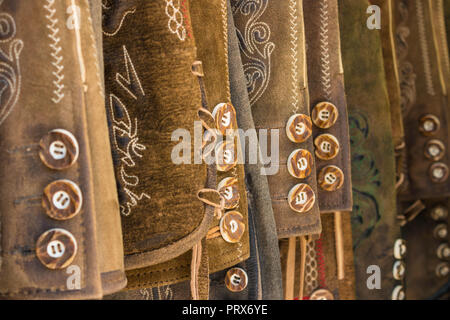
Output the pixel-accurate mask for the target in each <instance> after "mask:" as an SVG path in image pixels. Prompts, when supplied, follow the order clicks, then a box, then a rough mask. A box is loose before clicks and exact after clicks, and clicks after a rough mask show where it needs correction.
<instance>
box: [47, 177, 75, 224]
mask: <svg viewBox="0 0 450 320" xmlns="http://www.w3.org/2000/svg"><path fill="white" fill-rule="evenodd" d="M82 205H83V196H82V194H81V190H80V188H79V187H78V186H77V185H76V184H75V183H74V182H72V181H70V180H58V181H54V182H52V183H50V184H49V185H48V186H47V187H45V189H44V195H43V197H42V206H43V207H44V209H45V213H47V215H48V216H49V217H50V218H53V219H56V220H67V219H70V218H73V217H74V216H76V215H77V214H78V213H79V212H80V210H81V206H82Z"/></svg>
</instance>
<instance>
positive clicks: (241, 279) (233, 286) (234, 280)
mask: <svg viewBox="0 0 450 320" xmlns="http://www.w3.org/2000/svg"><path fill="white" fill-rule="evenodd" d="M247 284H248V276H247V272H245V270H243V269H241V268H231V269H230V270H228V271H227V274H226V276H225V285H226V287H227V289H228V290H230V291H231V292H241V291H243V290H244V289H245V288H247Z"/></svg>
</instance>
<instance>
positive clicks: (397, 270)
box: [392, 260, 406, 280]
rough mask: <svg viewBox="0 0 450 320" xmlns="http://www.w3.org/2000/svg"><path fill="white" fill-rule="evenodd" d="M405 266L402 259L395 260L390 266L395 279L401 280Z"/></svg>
mask: <svg viewBox="0 0 450 320" xmlns="http://www.w3.org/2000/svg"><path fill="white" fill-rule="evenodd" d="M405 271H406V266H405V263H404V262H403V261H399V260H398V261H395V263H394V267H393V268H392V275H393V276H394V279H395V280H402V279H403V278H404V277H405Z"/></svg>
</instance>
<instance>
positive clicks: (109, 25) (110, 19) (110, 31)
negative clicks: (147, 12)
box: [102, 1, 136, 37]
mask: <svg viewBox="0 0 450 320" xmlns="http://www.w3.org/2000/svg"><path fill="white" fill-rule="evenodd" d="M131 5H132V4H131V3H126V2H124V3H121V4H120V6H116V7H112V6H108V5H107V1H102V9H103V34H104V35H106V36H109V37H112V36H115V35H116V34H117V33H118V32H119V31H120V29H121V28H122V25H123V22H124V20H125V18H126V16H127V15H129V14H133V13H135V12H136V8H135V7H134V8H130V7H129V8H126V7H125V6H131ZM122 7H124V9H125V10H123V12H120V11H118V10H116V9H117V8H122ZM118 14H121V15H122V16H121V17H120V20H119V23H118V25H115V24H114V22H115V21H114V20H116V19H114V18H115V16H116V15H118ZM105 20H107V21H105Z"/></svg>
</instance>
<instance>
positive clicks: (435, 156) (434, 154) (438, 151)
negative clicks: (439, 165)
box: [425, 139, 445, 161]
mask: <svg viewBox="0 0 450 320" xmlns="http://www.w3.org/2000/svg"><path fill="white" fill-rule="evenodd" d="M444 154H445V146H444V144H443V143H442V141H440V140H437V139H433V140H430V141H428V142H427V144H426V145H425V157H427V158H428V159H430V160H433V161H439V160H441V159H442V158H443V157H444Z"/></svg>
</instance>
